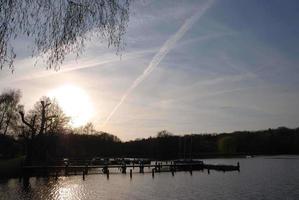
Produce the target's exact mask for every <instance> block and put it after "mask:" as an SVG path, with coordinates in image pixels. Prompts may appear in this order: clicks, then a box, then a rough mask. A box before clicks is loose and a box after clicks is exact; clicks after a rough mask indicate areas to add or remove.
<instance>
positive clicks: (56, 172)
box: [55, 170, 58, 180]
mask: <svg viewBox="0 0 299 200" xmlns="http://www.w3.org/2000/svg"><path fill="white" fill-rule="evenodd" d="M55 179H56V180H58V171H57V170H56V171H55Z"/></svg>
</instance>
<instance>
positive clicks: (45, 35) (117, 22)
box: [0, 0, 131, 71]
mask: <svg viewBox="0 0 299 200" xmlns="http://www.w3.org/2000/svg"><path fill="white" fill-rule="evenodd" d="M130 2H131V0H0V69H2V68H4V67H5V66H7V67H8V68H9V69H10V70H12V71H13V70H14V64H13V62H14V60H15V58H16V53H15V49H14V47H13V45H12V41H13V40H14V39H15V38H17V37H18V36H19V35H27V36H28V37H31V38H33V39H34V49H33V55H34V54H36V55H39V56H40V57H43V58H45V59H46V62H47V68H49V69H51V68H53V69H55V70H58V69H59V67H60V65H61V63H62V62H63V61H64V59H65V57H66V56H67V55H69V54H71V53H75V54H76V55H77V56H79V55H80V53H81V52H82V51H83V50H84V44H85V41H86V40H88V39H91V37H92V36H96V37H98V38H99V40H100V41H103V40H104V41H107V43H108V47H110V46H112V47H114V48H116V51H117V52H119V51H120V50H122V48H123V47H124V43H123V40H122V38H123V35H124V33H125V31H126V27H127V22H128V20H129V7H130Z"/></svg>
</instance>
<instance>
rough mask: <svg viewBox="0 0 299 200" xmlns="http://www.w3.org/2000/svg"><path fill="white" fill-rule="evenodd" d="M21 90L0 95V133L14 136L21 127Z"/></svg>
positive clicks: (7, 91) (8, 91)
mask: <svg viewBox="0 0 299 200" xmlns="http://www.w3.org/2000/svg"><path fill="white" fill-rule="evenodd" d="M21 96H22V95H21V92H20V90H13V89H9V90H6V91H4V92H3V93H2V94H1V95H0V133H1V134H4V135H6V134H8V133H9V134H12V133H13V132H15V131H16V129H17V127H18V125H19V123H18V122H19V115H18V110H19V109H21V107H22V106H21V105H20V99H21Z"/></svg>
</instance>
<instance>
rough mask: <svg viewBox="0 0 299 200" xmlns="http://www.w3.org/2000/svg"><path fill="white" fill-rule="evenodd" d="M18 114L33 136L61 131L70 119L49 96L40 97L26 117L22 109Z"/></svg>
mask: <svg viewBox="0 0 299 200" xmlns="http://www.w3.org/2000/svg"><path fill="white" fill-rule="evenodd" d="M20 115H21V118H22V121H23V123H24V124H25V125H27V127H29V129H30V131H31V135H32V136H33V137H34V136H35V135H43V134H52V133H58V132H60V131H63V130H64V129H65V128H66V127H67V124H68V123H69V121H70V118H69V117H67V116H66V115H65V114H64V112H63V111H62V109H61V108H60V106H59V105H58V103H57V102H56V101H55V100H51V99H50V98H49V97H42V98H41V99H40V101H38V102H37V103H36V104H35V105H34V107H33V109H32V110H30V111H29V112H28V115H27V116H26V117H25V114H24V112H23V111H20Z"/></svg>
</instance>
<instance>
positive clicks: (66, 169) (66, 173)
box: [64, 164, 69, 176]
mask: <svg viewBox="0 0 299 200" xmlns="http://www.w3.org/2000/svg"><path fill="white" fill-rule="evenodd" d="M68 166H69V165H68V164H66V165H65V168H64V175H65V176H68Z"/></svg>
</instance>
